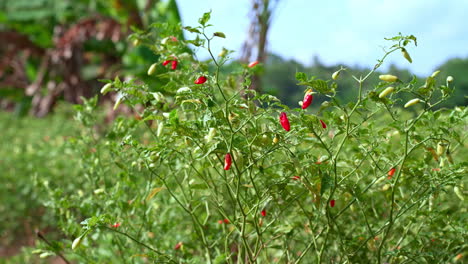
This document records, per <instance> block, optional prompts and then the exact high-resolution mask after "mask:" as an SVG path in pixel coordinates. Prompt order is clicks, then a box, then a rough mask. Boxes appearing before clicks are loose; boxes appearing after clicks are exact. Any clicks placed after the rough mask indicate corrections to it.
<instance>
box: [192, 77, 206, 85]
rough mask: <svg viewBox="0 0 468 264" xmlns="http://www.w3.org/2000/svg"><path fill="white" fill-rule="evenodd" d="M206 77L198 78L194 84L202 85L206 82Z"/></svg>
mask: <svg viewBox="0 0 468 264" xmlns="http://www.w3.org/2000/svg"><path fill="white" fill-rule="evenodd" d="M206 80H207V79H206V77H205V76H200V77H198V79H196V80H195V82H194V83H195V84H204V83H205V82H206Z"/></svg>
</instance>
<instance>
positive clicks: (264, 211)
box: [260, 209, 266, 217]
mask: <svg viewBox="0 0 468 264" xmlns="http://www.w3.org/2000/svg"><path fill="white" fill-rule="evenodd" d="M260 214H261V215H262V216H263V217H265V216H266V210H265V209H263V210H262V211H261V212H260Z"/></svg>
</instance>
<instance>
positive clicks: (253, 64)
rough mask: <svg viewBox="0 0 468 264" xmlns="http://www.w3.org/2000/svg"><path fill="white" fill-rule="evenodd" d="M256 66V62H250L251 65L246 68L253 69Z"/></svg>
mask: <svg viewBox="0 0 468 264" xmlns="http://www.w3.org/2000/svg"><path fill="white" fill-rule="evenodd" d="M257 64H258V61H252V62H251V63H249V65H248V67H249V68H253V67H255V65H257Z"/></svg>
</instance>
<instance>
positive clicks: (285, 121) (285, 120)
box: [279, 112, 291, 131]
mask: <svg viewBox="0 0 468 264" xmlns="http://www.w3.org/2000/svg"><path fill="white" fill-rule="evenodd" d="M279 119H280V123H281V126H282V127H283V128H284V130H286V131H289V130H291V126H290V125H289V120H288V116H287V115H286V113H285V112H281V114H280V118H279Z"/></svg>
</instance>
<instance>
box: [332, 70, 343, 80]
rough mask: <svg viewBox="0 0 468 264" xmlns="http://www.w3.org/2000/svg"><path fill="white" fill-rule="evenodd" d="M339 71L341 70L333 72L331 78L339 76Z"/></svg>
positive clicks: (334, 78)
mask: <svg viewBox="0 0 468 264" xmlns="http://www.w3.org/2000/svg"><path fill="white" fill-rule="evenodd" d="M340 72H341V71H336V72H334V73H333V74H332V79H333V80H336V79H338V77H339V76H340Z"/></svg>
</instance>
